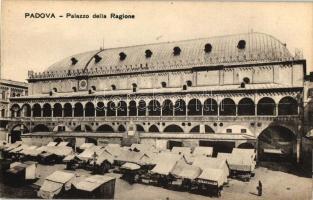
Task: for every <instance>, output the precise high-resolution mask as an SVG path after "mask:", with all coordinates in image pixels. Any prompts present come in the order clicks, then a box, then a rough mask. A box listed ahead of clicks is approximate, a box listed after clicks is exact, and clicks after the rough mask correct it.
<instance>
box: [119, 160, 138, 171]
mask: <svg viewBox="0 0 313 200" xmlns="http://www.w3.org/2000/svg"><path fill="white" fill-rule="evenodd" d="M121 169H128V170H137V169H140V165H137V164H135V163H129V162H127V163H125V164H123V165H122V166H121Z"/></svg>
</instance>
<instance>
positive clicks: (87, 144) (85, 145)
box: [79, 143, 95, 149]
mask: <svg viewBox="0 0 313 200" xmlns="http://www.w3.org/2000/svg"><path fill="white" fill-rule="evenodd" d="M93 146H95V144H94V143H84V144H82V145H80V147H79V148H80V149H89V148H91V147H93Z"/></svg>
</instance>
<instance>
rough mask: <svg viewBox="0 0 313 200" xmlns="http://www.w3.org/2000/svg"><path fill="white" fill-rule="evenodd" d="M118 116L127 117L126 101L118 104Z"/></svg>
mask: <svg viewBox="0 0 313 200" xmlns="http://www.w3.org/2000/svg"><path fill="white" fill-rule="evenodd" d="M117 116H127V104H126V102H125V101H120V102H118V104H117Z"/></svg>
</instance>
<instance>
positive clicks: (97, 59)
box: [94, 55, 102, 63]
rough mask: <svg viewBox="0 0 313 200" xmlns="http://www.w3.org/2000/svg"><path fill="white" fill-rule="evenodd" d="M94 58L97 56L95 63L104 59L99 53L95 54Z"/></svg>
mask: <svg viewBox="0 0 313 200" xmlns="http://www.w3.org/2000/svg"><path fill="white" fill-rule="evenodd" d="M94 58H95V63H98V62H100V60H101V59H102V58H101V57H100V56H99V55H95V56H94Z"/></svg>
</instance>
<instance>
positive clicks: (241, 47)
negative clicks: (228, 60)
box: [237, 40, 246, 49]
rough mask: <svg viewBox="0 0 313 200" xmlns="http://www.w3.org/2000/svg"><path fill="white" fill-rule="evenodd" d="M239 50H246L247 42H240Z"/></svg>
mask: <svg viewBox="0 0 313 200" xmlns="http://www.w3.org/2000/svg"><path fill="white" fill-rule="evenodd" d="M237 48H238V49H245V48H246V41H245V40H239V42H238V45H237Z"/></svg>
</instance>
